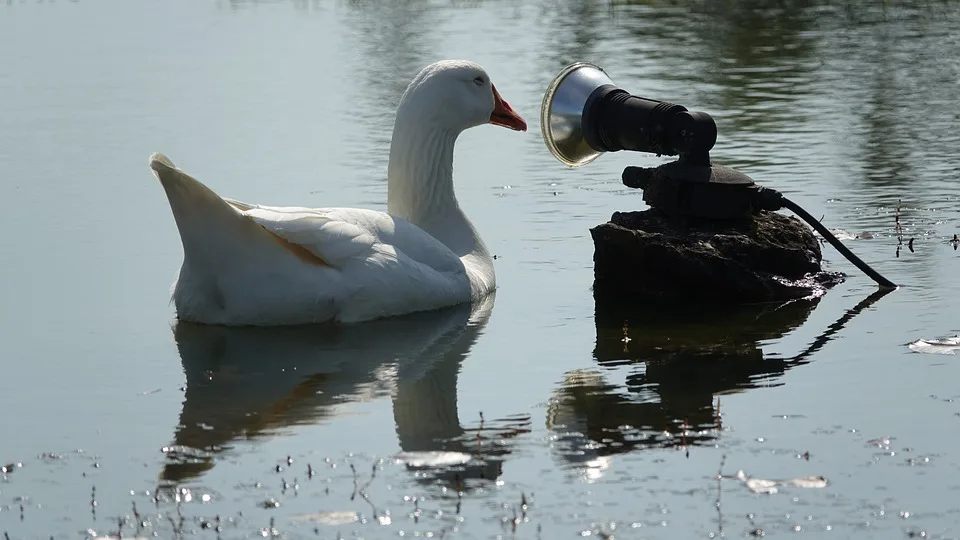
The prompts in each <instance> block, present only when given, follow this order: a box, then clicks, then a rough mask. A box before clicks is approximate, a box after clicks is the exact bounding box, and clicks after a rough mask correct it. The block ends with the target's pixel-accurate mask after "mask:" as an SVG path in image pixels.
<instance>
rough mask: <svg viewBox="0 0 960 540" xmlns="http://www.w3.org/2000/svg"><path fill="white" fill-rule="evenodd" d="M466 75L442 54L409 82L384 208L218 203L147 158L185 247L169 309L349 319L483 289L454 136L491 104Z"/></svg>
mask: <svg viewBox="0 0 960 540" xmlns="http://www.w3.org/2000/svg"><path fill="white" fill-rule="evenodd" d="M477 76H484V77H486V74H485V72H483V70H482V68H480V67H479V66H477V65H476V64H471V63H465V62H451V61H446V62H438V63H435V64H432V65H431V66H428V67H427V68H424V70H423V71H421V73H420V74H419V75H418V76H417V77H416V78H415V79H414V80H413V82H411V84H410V86H409V87H408V89H407V91H406V92H405V93H404V96H403V97H402V98H401V103H400V107H399V108H398V111H397V121H396V124H395V127H394V135H393V142H392V143H391V154H390V169H389V173H388V210H389V211H390V213H389V214H388V213H385V212H379V211H375V210H368V209H360V208H338V207H331V208H307V207H301V206H287V207H274V206H263V205H257V204H250V203H245V202H241V201H237V200H234V199H226V198H222V197H220V196H219V195H217V194H216V193H215V192H214V191H213V190H211V189H209V188H208V187H207V186H205V185H203V184H202V183H201V182H200V181H198V180H197V179H195V178H193V177H192V176H190V175H188V174H187V173H185V172H183V171H182V170H180V169H178V168H176V167H175V166H174V164H173V162H172V161H170V160H169V159H168V158H167V157H166V156H163V155H162V154H153V155H151V156H150V167H151V168H152V169H153V171H154V173H155V174H156V176H157V178H158V179H159V180H160V183H161V184H162V185H163V187H164V190H165V191H166V194H167V198H168V201H169V203H170V207H171V210H172V212H173V215H174V218H175V219H176V223H177V228H178V230H179V231H180V238H181V242H182V244H183V249H184V260H183V265H182V266H181V270H180V275H179V277H178V279H177V282H176V284H175V286H174V292H173V300H174V304H175V305H176V308H177V315H178V317H179V318H181V319H184V320H190V321H194V322H200V323H209V324H226V325H264V326H266V325H288V324H306V323H316V322H324V321H330V320H333V321H339V322H359V321H365V320H371V319H377V318H382V317H389V316H394V315H401V314H405V313H411V312H416V311H425V310H432V309H438V308H442V307H446V306H450V305H455V304H460V303H463V302H469V301H472V300H478V299H480V298H483V297H485V296H486V295H487V294H489V293H490V292H491V291H493V290H494V288H495V287H496V276H495V273H494V269H493V260H492V258H491V257H490V254H489V253H488V251H487V249H486V246H485V245H484V244H483V241H482V240H481V239H480V237H479V234H478V233H477V232H476V230H475V229H474V228H473V225H472V224H471V223H470V220H469V219H468V218H467V217H466V216H465V215H464V214H463V212H462V211H461V210H460V207H459V204H458V203H457V201H456V197H455V196H454V191H453V177H452V166H453V146H454V143H455V141H456V137H457V135H458V134H459V133H460V132H461V131H462V130H464V129H467V128H469V127H472V126H474V125H480V124H483V123H487V122H488V121H489V118H490V115H491V112H492V110H493V108H492V107H493V105H492V104H493V101H492V100H493V93H492V87H491V86H490V85H489V84H488V85H487V88H483V87H478V85H476V84H475V83H474V82H473V80H474V79H475V78H476V77H477ZM486 80H487V81H489V79H486ZM471 85H472V86H471Z"/></svg>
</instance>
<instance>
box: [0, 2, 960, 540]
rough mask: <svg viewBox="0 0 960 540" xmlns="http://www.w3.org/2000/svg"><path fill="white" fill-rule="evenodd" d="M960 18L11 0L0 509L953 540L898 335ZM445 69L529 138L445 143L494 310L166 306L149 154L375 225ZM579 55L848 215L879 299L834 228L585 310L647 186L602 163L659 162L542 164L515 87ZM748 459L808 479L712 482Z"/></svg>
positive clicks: (915, 266)
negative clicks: (465, 78) (404, 96)
mask: <svg viewBox="0 0 960 540" xmlns="http://www.w3.org/2000/svg"><path fill="white" fill-rule="evenodd" d="M958 24H960V6H958V4H957V3H955V2H941V1H932V0H930V1H917V2H900V3H893V2H888V3H879V4H877V7H867V6H866V5H865V4H861V3H855V2H827V1H797V2H787V3H784V2H767V1H763V0H750V1H743V2H716V3H714V2H695V1H691V2H617V3H615V4H613V5H608V4H605V3H602V2H588V1H575V0H563V1H534V2H513V1H509V0H499V1H485V2H484V1H473V2H440V1H436V2H427V1H412V0H411V1H403V2H374V1H364V0H356V1H341V2H333V1H321V0H316V1H272V2H267V1H260V2H257V1H249V0H248V1H241V0H235V1H227V0H219V1H214V2H200V3H198V2H188V1H185V0H180V1H176V2H159V1H156V0H148V1H144V2H123V1H120V0H112V1H110V0H105V1H101V2H90V1H86V0H79V1H74V2H64V1H59V2H53V1H45V2H36V1H19V0H8V1H7V3H6V5H0V50H3V51H4V52H3V56H2V61H0V164H2V170H3V176H2V178H0V196H2V199H3V201H4V206H3V209H4V211H3V212H2V213H0V226H2V230H3V231H5V234H3V235H0V252H2V253H3V254H4V258H3V263H2V264H0V287H2V290H0V295H2V298H3V299H4V302H3V304H2V307H0V329H2V330H0V343H2V344H3V352H4V358H5V360H4V368H5V369H4V371H5V376H4V377H3V378H0V408H2V410H3V411H4V412H5V414H3V416H2V419H0V434H2V437H0V460H2V461H3V463H5V464H6V463H9V464H11V465H12V468H11V469H10V471H11V472H7V473H0V476H2V478H3V479H2V482H0V530H3V531H6V532H7V533H8V534H9V536H10V538H12V539H19V538H49V537H50V536H53V537H56V538H60V537H75V536H77V535H88V534H89V535H93V534H96V535H106V534H113V535H116V534H117V532H118V527H119V528H121V529H122V530H121V531H120V532H122V533H123V534H125V535H127V536H132V535H133V534H134V532H135V531H136V530H137V526H136V523H140V525H141V528H140V529H141V530H140V534H141V535H144V536H147V535H151V534H154V533H155V534H156V535H157V536H159V537H163V538H170V537H174V536H177V535H178V534H180V533H183V534H194V533H195V534H196V536H199V537H209V538H215V537H216V534H217V533H216V528H217V526H218V525H217V524H218V523H219V526H220V528H221V531H220V535H221V537H223V538H240V537H250V536H255V535H261V534H262V535H271V534H280V535H284V536H285V537H288V538H301V537H321V538H336V537H337V536H338V535H340V536H342V537H343V538H393V537H397V536H399V535H401V534H402V535H404V536H419V537H434V538H437V537H463V538H492V537H496V536H497V535H502V536H510V537H513V536H516V537H518V538H564V537H573V536H575V535H584V536H589V535H594V534H598V535H599V534H608V533H611V532H612V533H613V534H614V535H615V536H616V537H624V538H690V537H707V536H711V535H721V534H722V535H724V536H735V537H740V536H744V535H749V534H758V533H759V531H760V530H762V531H763V532H764V533H765V534H766V535H767V536H774V537H779V536H786V535H788V534H796V533H797V532H799V533H800V534H804V535H806V536H823V537H842V538H850V537H863V538H880V537H883V538H891V537H900V536H904V535H907V534H920V533H921V532H924V533H925V534H926V536H927V537H930V538H936V537H951V536H955V535H957V534H958V533H957V532H956V531H957V530H958V528H960V527H958V523H960V520H958V511H960V505H958V504H957V503H956V502H955V501H956V500H957V497H956V495H957V493H958V488H960V481H957V480H956V479H957V478H958V476H957V474H958V470H957V469H958V465H957V464H958V463H960V460H958V454H957V448H958V443H960V440H958V437H957V435H956V433H957V430H956V426H957V425H958V424H957V423H958V422H960V407H958V405H957V403H956V402H955V401H954V400H955V398H957V397H958V396H960V387H958V385H957V383H956V381H958V380H960V367H958V366H957V363H956V362H955V361H954V360H953V358H955V357H953V356H947V355H944V356H931V355H922V354H916V353H913V352H911V351H910V350H909V349H908V348H907V347H906V346H905V344H906V343H908V342H910V341H913V340H914V339H917V338H919V337H939V336H950V335H955V334H957V333H958V332H960V326H958V325H960V323H958V313H960V312H958V309H957V307H956V306H957V302H956V297H957V293H958V292H960V284H958V282H957V280H956V275H957V270H958V262H957V261H958V253H960V252H958V251H956V250H955V249H954V248H953V247H952V246H951V245H950V244H949V240H950V238H952V236H953V235H954V234H956V233H958V232H960V226H958V218H960V212H958V198H960V197H958V192H957V188H956V180H957V178H958V175H960V157H958V152H957V149H958V148H960V117H958V113H957V111H956V110H955V107H956V99H955V96H956V95H957V89H958V86H960V84H958V83H960V38H958V34H957V33H956V31H955V29H956V28H957V26H958ZM456 57H460V58H469V59H471V60H474V61H477V62H479V63H481V64H483V65H484V66H486V67H487V68H488V71H489V72H490V74H491V76H492V78H493V80H494V82H495V83H496V84H497V88H498V90H500V92H501V93H502V94H503V95H504V97H505V98H506V99H507V100H509V101H510V103H511V104H512V105H513V106H514V107H515V108H516V109H517V110H518V111H520V113H521V114H522V115H523V116H524V117H525V118H526V120H527V121H528V124H529V126H530V130H529V131H528V132H527V133H523V134H521V133H515V132H510V131H508V130H504V129H501V128H497V127H492V126H484V127H480V128H477V129H474V130H470V131H468V132H466V133H464V135H463V136H462V137H461V138H460V140H459V143H458V147H457V153H456V172H455V175H456V182H457V192H458V196H459V198H460V200H461V204H462V205H463V206H464V208H465V209H466V210H467V212H468V213H469V215H470V216H471V219H472V220H473V221H474V223H475V224H476V225H477V226H478V228H479V230H480V231H481V232H482V234H483V237H484V239H485V241H486V242H487V244H488V245H489V246H490V247H491V249H492V250H493V251H494V253H496V254H497V256H498V259H497V273H498V282H499V290H498V293H497V295H496V298H495V299H491V302H489V303H487V304H485V305H482V306H474V307H473V308H472V309H471V308H470V307H463V308H459V309H451V310H445V311H441V312H436V313H431V314H421V315H418V316H416V317H411V318H405V319H401V320H397V321H383V322H378V323H375V324H372V325H370V326H369V328H366V329H344V330H342V331H339V332H331V331H329V330H317V329H313V330H307V329H262V330H237V329H222V328H209V327H203V326H196V325H189V324H177V323H176V321H175V319H174V315H173V311H172V308H171V306H170V304H169V293H170V290H169V287H170V284H171V282H172V280H173V278H174V276H175V275H176V273H177V271H178V269H179V265H180V262H181V256H182V252H181V248H180V244H179V239H178V236H177V233H176V228H175V225H174V223H173V219H172V217H171V214H170V210H169V207H168V205H167V202H166V199H165V197H164V195H163V191H162V189H161V188H160V186H159V185H158V183H157V182H156V181H155V179H154V178H153V176H152V175H151V174H150V171H149V169H148V167H147V164H146V162H147V156H148V155H149V154H150V153H151V152H154V151H162V152H164V153H165V154H167V155H168V156H169V157H170V158H171V159H172V160H173V161H174V162H175V163H176V164H177V165H179V166H181V167H183V168H184V169H185V170H187V171H189V172H190V173H192V174H194V175H195V176H197V177H198V178H200V179H201V180H203V181H204V182H206V183H207V184H208V185H210V186H211V187H212V188H214V189H215V190H217V191H218V192H220V193H221V194H223V195H224V196H229V197H233V198H237V199H241V200H248V201H253V202H260V203H264V204H297V205H313V206H326V205H331V206H333V205H336V206H363V207H371V208H379V209H383V208H385V200H386V184H385V182H384V178H385V173H386V164H387V156H388V144H389V137H390V133H391V129H392V122H393V118H392V114H393V111H394V107H395V105H396V102H397V100H398V99H399V96H400V93H401V92H402V91H403V88H404V86H405V85H406V83H407V81H408V80H409V79H410V78H411V77H412V76H413V75H414V74H415V73H416V72H417V70H418V69H419V68H420V67H422V66H423V65H425V64H427V63H429V62H432V61H434V60H437V59H440V58H456ZM577 60H588V61H592V62H595V63H597V64H599V65H601V66H603V67H604V68H606V69H607V70H608V72H609V73H610V74H611V76H612V77H613V79H614V80H615V82H617V83H618V84H620V85H622V86H623V87H625V88H627V89H629V90H631V91H633V92H635V93H637V94H642V95H647V96H650V97H654V98H659V99H668V100H671V101H674V102H677V103H681V104H684V105H686V106H688V107H690V108H691V109H696V110H703V111H707V112H709V113H710V114H711V115H713V116H714V118H715V119H716V120H717V123H718V125H719V129H720V136H719V139H718V142H717V145H716V147H715V149H714V152H713V156H714V159H715V160H716V161H718V162H720V163H724V164H727V165H731V166H735V167H738V168H740V169H741V170H743V171H744V172H746V173H747V174H749V175H751V176H752V177H753V178H754V179H756V180H757V181H758V182H760V183H762V184H763V185H767V186H770V187H774V188H776V189H779V190H781V191H783V192H784V193H786V194H788V195H789V196H790V197H792V198H794V199H795V200H796V201H797V202H799V203H800V204H801V205H802V206H804V207H805V208H806V209H807V210H808V211H809V212H810V213H812V214H814V215H816V216H821V215H822V216H823V221H824V223H826V224H827V225H828V226H829V227H832V228H838V229H843V230H844V231H846V232H848V233H850V234H851V235H859V237H858V238H856V239H851V240H847V242H848V244H849V245H850V246H851V248H852V249H854V251H855V252H856V253H857V254H858V255H859V256H860V257H862V258H863V259H864V260H866V261H867V262H869V263H870V264H871V265H872V266H874V267H875V268H876V269H877V270H878V271H880V272H881V273H883V274H884V275H886V276H887V277H889V278H891V279H892V280H894V281H896V282H898V283H900V284H901V285H902V288H901V289H900V290H898V291H896V292H894V293H891V294H888V295H885V296H882V297H880V298H878V297H877V296H871V294H872V293H873V292H874V291H875V286H874V285H873V283H872V282H871V281H870V280H869V279H868V278H867V277H866V276H864V275H863V274H862V273H860V272H859V271H857V270H856V269H855V268H854V267H853V266H852V265H850V264H849V263H848V262H847V261H845V260H844V259H843V258H842V257H841V256H840V255H839V254H838V253H837V252H836V251H834V250H833V249H832V248H831V247H830V246H828V245H827V246H825V247H824V261H825V262H824V264H825V266H826V267H828V268H829V269H832V270H840V271H844V272H848V273H849V274H850V275H849V277H848V279H847V280H846V281H845V282H844V283H842V284H841V285H839V286H837V287H836V288H834V289H833V290H831V291H830V292H829V293H828V294H827V295H826V296H825V297H823V298H820V299H817V300H812V301H808V302H796V303H793V304H790V305H787V306H781V307H777V306H767V307H760V308H755V309H754V308H744V309H739V310H733V311H722V312H715V311H704V310H685V309H682V308H684V307H685V306H679V308H681V309H678V310H676V312H671V313H664V312H649V311H644V310H642V309H637V310H633V311H628V312H620V311H611V310H608V309H606V308H604V307H603V306H600V307H599V308H598V306H596V305H595V304H594V300H593V297H592V295H591V292H590V285H591V283H592V254H593V246H592V243H591V240H590V236H589V229H590V227H593V226H595V225H597V224H600V223H603V222H604V221H606V220H607V219H608V218H609V216H610V214H611V213H612V212H614V211H617V210H631V209H638V208H642V207H643V206H644V205H643V202H642V200H641V193H640V192H638V191H635V190H630V189H627V188H625V187H623V186H622V184H621V183H620V180H619V178H620V172H621V170H622V168H623V167H624V166H626V165H645V166H650V165H654V164H657V163H661V162H663V161H664V159H662V158H661V159H658V158H656V157H655V156H647V155H638V154H626V153H617V154H612V155H607V156H603V157H602V158H601V159H599V160H598V161H596V162H594V163H592V164H590V165H589V166H587V167H585V168H582V169H577V170H567V169H565V168H564V167H562V166H561V165H560V164H559V163H558V162H556V161H554V160H553V158H552V157H551V156H550V155H549V153H548V152H547V151H546V149H545V148H544V146H543V143H542V140H541V139H540V135H539V129H540V128H539V125H538V109H539V104H540V99H541V97H542V93H543V90H544V88H545V86H546V84H547V82H548V81H549V80H550V79H551V78H552V77H553V75H554V74H555V73H556V72H558V71H559V70H560V69H561V68H562V67H563V66H564V65H566V64H567V63H569V62H573V61H577ZM898 205H899V218H900V223H901V225H902V235H903V239H904V242H906V241H907V239H909V238H914V244H913V246H914V249H913V251H910V250H908V249H906V247H905V246H903V247H902V248H901V249H900V250H899V252H898V250H897V247H898V237H897V231H896V230H895V219H896V215H897V213H898V210H897V208H898ZM867 232H869V233H870V235H864V234H863V233H867ZM867 236H869V237H871V238H867ZM691 311H693V313H692V314H691V313H690V312H691ZM824 332H827V334H826V336H824V335H823V334H824ZM625 337H627V338H629V339H624V338H625ZM467 458H469V460H468V461H467V462H466V463H465V464H462V465H457V463H459V462H461V461H463V460H466V459H467ZM424 461H426V462H427V464H433V465H439V464H442V463H446V465H445V466H433V467H431V466H427V467H425V466H423V465H424ZM738 470H743V471H744V473H746V474H747V475H749V476H752V477H757V478H761V479H768V480H784V481H787V480H790V479H794V478H801V477H808V476H823V477H824V478H825V479H826V481H827V485H826V487H798V486H796V485H790V484H787V485H780V486H778V491H777V493H773V494H770V493H760V494H758V493H754V492H753V491H751V490H750V489H748V487H747V485H746V484H745V483H744V482H740V481H737V480H735V479H723V480H720V481H718V479H717V476H718V472H722V474H723V475H725V476H734V475H735V474H736V473H737V471H738ZM371 475H372V476H371ZM524 504H525V505H526V506H524ZM218 519H219V522H218Z"/></svg>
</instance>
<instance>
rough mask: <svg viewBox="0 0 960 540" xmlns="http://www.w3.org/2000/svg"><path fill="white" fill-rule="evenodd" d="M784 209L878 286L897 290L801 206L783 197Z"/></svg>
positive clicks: (892, 283)
mask: <svg viewBox="0 0 960 540" xmlns="http://www.w3.org/2000/svg"><path fill="white" fill-rule="evenodd" d="M783 207H784V208H787V209H789V210H790V211H791V212H793V213H794V214H796V215H798V216H800V219H802V220H804V221H806V222H807V223H809V224H810V226H811V227H813V228H814V229H816V230H817V232H818V233H820V234H821V235H822V236H823V237H824V238H826V239H827V242H830V244H831V245H832V246H833V247H835V248H837V251H839V252H840V254H841V255H843V256H844V257H846V258H847V260H848V261H850V262H852V263H853V264H854V266H856V267H857V268H859V269H860V270H863V273H865V274H867V275H868V276H870V277H871V278H873V280H874V281H876V282H877V285H880V286H881V287H885V288H887V289H896V288H897V285H896V284H895V283H894V282H892V281H890V280H889V279H887V278H885V277H883V276H881V275H880V273H879V272H877V271H876V270H874V269H873V268H870V266H868V265H867V263H865V262H863V261H862V260H860V257H857V256H856V255H854V253H853V252H852V251H850V250H849V249H848V248H847V246H845V245H843V243H842V242H840V240H838V239H837V237H836V236H834V235H833V234H832V233H831V232H830V231H829V230H827V228H826V227H824V226H823V224H821V223H820V222H819V221H817V220H816V219H815V218H814V217H813V216H811V215H810V214H809V213H808V212H807V211H806V210H804V209H803V208H801V207H800V205H799V204H797V203H795V202H793V201H791V200H790V199H788V198H786V197H783Z"/></svg>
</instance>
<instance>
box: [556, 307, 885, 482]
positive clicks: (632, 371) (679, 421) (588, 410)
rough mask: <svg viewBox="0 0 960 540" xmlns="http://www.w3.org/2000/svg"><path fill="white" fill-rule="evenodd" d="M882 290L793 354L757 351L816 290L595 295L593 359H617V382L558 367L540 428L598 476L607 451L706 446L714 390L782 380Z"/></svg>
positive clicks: (802, 310)
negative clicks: (716, 303) (621, 375)
mask: <svg viewBox="0 0 960 540" xmlns="http://www.w3.org/2000/svg"><path fill="white" fill-rule="evenodd" d="M889 292H890V291H888V290H878V291H877V292H875V293H873V294H871V295H870V296H868V297H867V298H865V299H863V300H862V301H861V302H859V303H858V304H857V305H856V306H854V307H853V308H851V309H850V310H848V311H847V312H846V313H844V314H843V316H842V317H840V318H839V319H838V320H837V321H836V322H834V323H833V324H831V325H830V326H829V327H828V328H827V329H826V330H825V331H824V332H823V333H822V334H820V335H819V336H818V337H817V338H816V339H814V340H813V341H812V342H811V343H810V345H809V346H808V347H807V348H806V349H805V350H803V351H802V352H800V353H799V354H797V355H796V356H793V357H789V358H783V357H779V356H775V355H765V354H764V352H763V343H764V342H769V341H772V340H777V339H780V338H782V337H783V336H785V335H786V334H787V333H789V332H791V331H793V330H795V329H797V328H799V327H800V326H801V325H802V324H803V323H804V322H805V321H806V320H807V318H808V317H809V316H810V314H811V313H812V312H813V309H814V308H815V307H816V306H817V304H818V303H819V302H820V298H819V297H817V298H807V299H801V300H793V301H789V302H785V303H782V304H755V305H745V306H736V307H704V308H698V309H694V310H691V309H687V308H682V307H678V306H673V307H655V308H652V307H647V306H646V305H644V304H630V303H626V302H622V303H621V302H617V303H609V302H603V301H600V300H599V299H598V300H597V303H596V312H595V323H596V332H597V341H596V347H595V349H594V359H595V360H596V361H597V363H598V364H599V365H600V366H601V367H602V368H607V369H609V370H611V372H612V370H613V368H618V367H627V368H628V371H627V375H626V382H625V384H623V385H622V386H621V385H617V384H613V383H611V382H608V380H607V377H606V376H605V374H604V373H603V371H601V370H578V371H575V372H570V373H567V375H566V377H565V380H564V382H563V384H562V386H561V387H560V388H559V389H558V390H557V391H556V392H555V395H554V396H553V399H552V400H551V404H550V406H549V412H548V415H547V428H548V429H550V430H552V431H554V432H557V433H558V435H559V436H558V439H557V444H556V445H555V446H556V448H557V449H558V450H559V453H560V454H562V455H563V457H564V459H565V460H566V461H568V462H570V463H571V464H574V465H577V466H581V467H585V468H586V472H587V475H588V476H591V475H598V474H600V472H601V471H602V469H603V468H604V467H605V465H606V461H607V460H608V459H609V457H610V456H612V455H615V454H621V453H625V452H629V451H632V450H634V449H645V448H669V447H684V446H697V445H702V444H712V443H713V442H714V441H715V439H716V438H717V437H718V436H719V435H720V431H721V429H722V425H721V422H720V409H719V406H718V400H717V398H718V397H719V396H723V395H729V394H733V393H739V392H743V391H745V390H749V389H752V388H760V387H772V386H779V385H782V384H783V382H782V381H781V378H782V377H783V375H784V374H785V373H786V372H787V371H788V370H790V369H792V368H794V367H797V366H801V365H804V364H806V363H808V362H809V361H810V360H809V357H810V356H811V355H812V354H813V353H815V352H816V351H818V350H819V349H820V348H822V347H823V346H824V345H825V344H826V343H827V342H829V341H830V340H831V339H832V337H833V335H834V334H836V333H837V332H838V331H840V330H841V329H842V328H843V327H844V326H845V325H846V324H847V323H848V322H849V321H850V320H851V319H852V318H853V317H855V316H856V315H857V314H859V313H860V312H862V311H863V310H865V309H866V308H868V307H870V306H871V305H873V304H874V303H875V302H876V301H878V300H879V299H880V298H881V297H883V296H885V295H886V294H888V293H889Z"/></svg>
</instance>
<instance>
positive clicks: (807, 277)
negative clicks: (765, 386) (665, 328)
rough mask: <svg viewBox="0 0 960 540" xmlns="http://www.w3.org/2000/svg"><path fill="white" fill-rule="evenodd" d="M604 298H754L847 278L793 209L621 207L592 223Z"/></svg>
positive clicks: (805, 291) (803, 291) (778, 296)
mask: <svg viewBox="0 0 960 540" xmlns="http://www.w3.org/2000/svg"><path fill="white" fill-rule="evenodd" d="M590 233H591V236H592V237H593V243H594V259H593V260H594V295H595V296H596V297H597V299H598V301H601V300H603V299H604V297H606V298H608V299H614V300H618V301H622V300H623V299H624V298H630V299H631V301H667V302H673V301H677V300H683V301H688V302H695V303H700V302H702V303H730V304H734V303H755V302H772V301H782V300H788V299H793V298H804V297H810V296H818V295H820V294H822V293H823V292H824V291H825V290H826V288H828V287H830V286H833V285H835V284H837V283H840V282H841V281H843V278H844V275H843V274H842V273H839V272H824V271H823V270H822V269H821V268H820V262H821V258H822V257H821V252H820V243H819V242H818V241H817V238H816V237H815V236H814V234H813V231H811V230H810V228H808V227H807V225H806V224H805V223H803V222H802V221H800V220H799V219H797V218H795V217H792V216H789V217H788V216H784V215H781V214H778V213H776V212H767V211H760V212H759V213H757V214H756V215H754V216H753V219H752V220H738V221H730V220H704V219H691V218H686V219H685V218H679V217H669V216H667V215H666V214H664V213H662V212H661V211H660V210H657V209H653V208H651V209H649V210H643V211H639V212H615V213H614V214H613V216H612V217H611V218H610V221H609V222H608V223H604V224H603V225H599V226H597V227H594V228H592V229H590Z"/></svg>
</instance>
